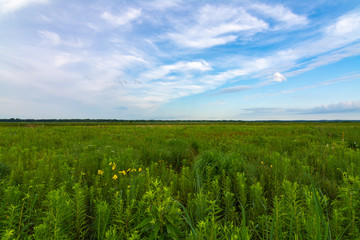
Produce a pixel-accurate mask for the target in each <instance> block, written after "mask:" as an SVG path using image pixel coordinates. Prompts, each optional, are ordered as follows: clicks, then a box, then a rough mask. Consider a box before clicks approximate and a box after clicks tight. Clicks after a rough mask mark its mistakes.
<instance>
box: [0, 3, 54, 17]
mask: <svg viewBox="0 0 360 240" xmlns="http://www.w3.org/2000/svg"><path fill="white" fill-rule="evenodd" d="M47 2H48V0H0V12H1V13H3V14H6V13H11V12H15V11H18V10H20V9H21V8H24V7H26V6H28V5H30V4H33V3H47Z"/></svg>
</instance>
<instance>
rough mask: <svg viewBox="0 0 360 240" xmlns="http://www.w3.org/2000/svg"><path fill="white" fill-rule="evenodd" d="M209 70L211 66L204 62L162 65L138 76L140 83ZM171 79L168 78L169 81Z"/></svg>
mask: <svg viewBox="0 0 360 240" xmlns="http://www.w3.org/2000/svg"><path fill="white" fill-rule="evenodd" d="M209 70H211V66H210V64H209V63H207V62H206V61H204V60H202V61H192V62H177V63H175V64H171V65H163V66H160V67H158V68H155V69H154V70H151V71H148V72H145V73H144V74H142V75H141V76H140V79H139V80H140V81H144V80H145V81H149V80H161V79H164V78H167V79H169V76H168V75H169V74H171V73H177V74H185V73H189V72H192V71H200V72H204V71H209ZM171 78H172V77H171V76H170V79H171Z"/></svg>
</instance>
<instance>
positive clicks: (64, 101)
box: [0, 0, 360, 120]
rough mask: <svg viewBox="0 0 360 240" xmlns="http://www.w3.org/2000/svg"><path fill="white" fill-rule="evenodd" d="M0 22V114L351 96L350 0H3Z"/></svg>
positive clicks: (205, 113) (96, 113)
mask: <svg viewBox="0 0 360 240" xmlns="http://www.w3.org/2000/svg"><path fill="white" fill-rule="evenodd" d="M307 5H308V6H309V5H311V7H310V8H309V7H306V6H307ZM0 29H2V34H1V35H0V43H1V46H0V84H1V86H2V90H0V94H1V95H0V105H1V106H2V107H1V108H2V109H1V111H2V116H7V117H13V116H16V117H24V118H52V117H53V116H57V117H59V118H61V117H62V116H63V117H64V118H72V117H84V118H119V119H131V118H145V119H150V118H154V119H159V118H179V119H247V120H251V119H258V118H259V117H260V118H261V119H266V117H269V119H270V118H271V119H273V117H274V116H273V115H272V114H274V111H273V112H272V113H271V114H270V112H267V113H266V111H260V112H258V113H256V111H248V110H249V109H303V108H304V109H317V108H319V106H342V104H343V103H349V102H350V103H358V101H359V97H358V95H356V94H354V93H353V92H354V91H353V89H354V88H358V89H360V85H359V81H360V79H359V78H358V74H359V72H358V71H359V69H360V64H359V63H360V57H359V56H360V4H359V3H357V2H356V1H350V0H349V1H331V2H327V1H301V2H299V1H287V2H286V3H284V2H282V1H266V2H265V1H242V2H239V1H181V0H173V1H165V0H157V1H121V2H118V1H110V0H109V1H100V2H99V1H86V2H84V1H67V0H65V1H55V0H0ZM345 60H346V61H347V63H348V64H347V65H346V66H344V64H343V63H344V62H346V61H345ZM328 66H329V69H331V71H330V70H329V71H326V70H324V71H322V73H323V75H322V76H321V77H320V78H319V77H318V76H317V77H315V76H316V72H317V71H318V69H326V68H327V67H328ZM330 66H331V67H330ZM327 72H328V73H327ZM330 72H331V74H330ZM327 85H334V86H337V87H339V88H341V89H342V91H343V92H339V91H334V90H333V89H334V88H329V87H328V88H326V86H327ZM9 93H12V94H9ZM319 96H324V97H322V98H321V99H319ZM195 101H196V103H195ZM189 103H192V104H190V105H189ZM290 104H291V105H292V106H289V105H290ZM191 105H193V106H196V108H191ZM302 105H303V107H301V106H302ZM350 105H351V104H350ZM355 105H356V104H355ZM184 106H189V107H186V108H185V107H184ZM351 106H352V105H351ZM55 111H56V112H55ZM277 112H278V113H280V112H279V111H277ZM275 113H276V111H275ZM300 113H301V112H300ZM303 113H304V114H303V115H301V116H299V113H298V112H294V111H281V114H279V117H282V118H284V119H296V118H307V116H308V115H310V114H305V113H306V111H304V112H303ZM346 113H348V114H349V115H346ZM317 114H318V115H316V116H315V115H314V114H312V116H311V117H312V118H313V117H315V118H319V119H323V118H324V117H325V118H326V117H329V114H328V113H326V112H325V111H318V112H317ZM332 114H336V112H333V113H332ZM341 114H342V115H341V117H343V118H350V117H351V118H357V119H359V118H360V114H359V113H358V112H357V111H342V112H341ZM335 117H336V116H335Z"/></svg>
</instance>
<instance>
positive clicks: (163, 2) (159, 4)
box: [145, 0, 182, 10]
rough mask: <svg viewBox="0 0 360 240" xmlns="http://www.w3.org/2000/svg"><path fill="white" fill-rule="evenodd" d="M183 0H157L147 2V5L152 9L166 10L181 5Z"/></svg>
mask: <svg viewBox="0 0 360 240" xmlns="http://www.w3.org/2000/svg"><path fill="white" fill-rule="evenodd" d="M181 2H182V1H181V0H155V1H149V2H146V3H145V4H146V6H147V7H149V8H152V9H157V10H165V9H168V8H175V7H179V5H180V4H181Z"/></svg>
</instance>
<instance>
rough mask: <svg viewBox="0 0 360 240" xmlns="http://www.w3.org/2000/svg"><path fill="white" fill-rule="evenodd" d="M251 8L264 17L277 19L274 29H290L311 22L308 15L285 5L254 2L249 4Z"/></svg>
mask: <svg viewBox="0 0 360 240" xmlns="http://www.w3.org/2000/svg"><path fill="white" fill-rule="evenodd" d="M247 8H248V9H249V10H252V11H255V12H257V13H258V14H260V15H262V16H264V17H270V18H272V19H274V20H275V24H274V26H273V27H272V30H280V29H289V28H293V27H301V26H305V25H307V24H308V23H309V20H308V19H307V17H306V16H303V15H299V14H295V13H294V12H292V11H291V10H290V9H289V8H286V7H285V6H284V5H280V4H277V5H269V4H265V3H253V4H250V5H248V6H247Z"/></svg>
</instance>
